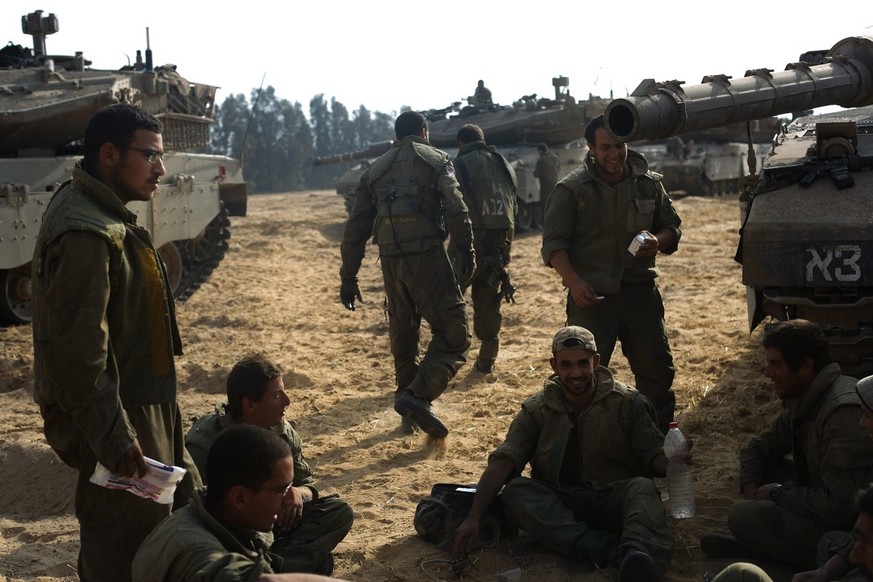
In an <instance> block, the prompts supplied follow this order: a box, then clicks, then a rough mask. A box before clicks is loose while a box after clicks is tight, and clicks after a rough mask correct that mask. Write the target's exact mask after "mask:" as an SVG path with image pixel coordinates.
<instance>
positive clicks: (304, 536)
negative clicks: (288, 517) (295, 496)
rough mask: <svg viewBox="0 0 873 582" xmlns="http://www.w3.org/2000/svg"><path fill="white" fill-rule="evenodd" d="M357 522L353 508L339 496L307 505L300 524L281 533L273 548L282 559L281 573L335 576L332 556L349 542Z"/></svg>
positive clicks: (304, 507)
mask: <svg viewBox="0 0 873 582" xmlns="http://www.w3.org/2000/svg"><path fill="white" fill-rule="evenodd" d="M354 519H355V516H354V512H352V508H351V507H349V504H348V503H346V502H345V501H343V500H342V499H340V498H339V497H323V498H318V499H315V500H314V501H311V502H309V503H306V504H305V505H304V506H303V519H302V520H301V521H300V525H298V526H297V527H296V528H294V529H292V530H291V531H289V532H287V533H281V532H280V533H278V534H277V535H276V537H275V541H274V542H273V545H272V546H270V552H271V553H273V554H276V555H277V556H279V557H280V558H281V559H282V562H281V565H279V566H278V569H277V572H307V573H311V574H324V575H330V574H332V573H333V560H331V558H330V553H331V552H332V551H333V549H334V548H336V547H337V545H338V544H339V543H340V542H341V541H343V539H345V537H346V534H348V533H349V530H350V529H351V528H352V522H353V521H354ZM274 565H275V564H274Z"/></svg>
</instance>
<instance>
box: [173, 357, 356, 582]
mask: <svg viewBox="0 0 873 582" xmlns="http://www.w3.org/2000/svg"><path fill="white" fill-rule="evenodd" d="M289 404H291V399H290V398H288V393H287V392H285V382H284V380H283V379H282V368H281V367H279V366H278V365H277V364H275V363H273V362H272V361H271V360H269V359H268V358H267V357H266V356H264V355H262V354H252V355H249V356H246V357H244V358H242V359H241V360H240V361H239V362H237V363H236V364H235V365H234V366H233V369H232V370H231V371H230V374H228V376H227V403H226V404H219V405H218V406H216V410H215V412H214V413H212V414H207V415H206V416H203V417H201V418H199V419H197V422H195V423H194V426H193V427H191V430H190V431H188V435H187V436H186V437H185V446H186V447H187V448H188V451H189V452H190V453H191V457H192V458H193V459H194V462H195V463H196V464H197V468H198V469H200V474H201V475H203V476H205V475H206V459H207V458H208V456H209V450H210V449H211V448H212V445H213V443H214V442H215V439H216V438H217V437H218V436H219V435H220V434H221V433H223V432H224V431H226V430H228V429H230V428H231V427H234V426H237V425H239V424H253V425H256V426H260V427H261V428H266V429H270V430H272V431H273V432H275V433H276V434H278V435H279V436H280V437H281V438H282V440H284V441H285V442H286V443H288V446H289V447H291V453H292V457H293V459H294V480H293V482H292V484H291V487H290V488H289V489H288V491H286V492H285V499H284V501H283V503H282V508H281V510H280V511H279V514H278V516H277V520H276V524H275V526H274V531H273V533H274V541H273V543H272V545H271V546H270V551H271V552H273V553H274V554H276V555H278V556H279V557H280V558H281V562H280V563H279V564H274V567H275V568H276V570H277V571H279V572H314V573H316V574H327V575H330V574H332V573H333V554H332V553H331V552H333V550H334V548H336V546H337V545H338V544H339V543H340V542H341V541H343V539H344V538H345V537H346V534H348V533H349V530H350V529H351V527H352V522H353V521H354V513H353V512H352V508H351V507H349V504H348V503H346V502H345V501H343V500H342V499H340V498H339V495H337V494H335V493H334V494H331V495H322V494H321V493H320V492H319V490H318V488H317V487H316V486H315V479H314V478H313V476H312V468H311V467H310V466H309V463H308V462H306V459H305V458H304V456H303V439H301V438H300V435H299V434H297V431H296V430H294V427H292V426H291V423H290V422H288V421H287V420H286V419H285V409H286V408H287V407H288V405H289ZM204 484H205V485H207V486H208V485H209V483H208V481H207V480H206V479H204Z"/></svg>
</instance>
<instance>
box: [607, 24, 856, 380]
mask: <svg viewBox="0 0 873 582" xmlns="http://www.w3.org/2000/svg"><path fill="white" fill-rule="evenodd" d="M810 54H815V53H805V55H810ZM803 58H804V55H802V56H801V59H802V60H801V61H799V62H796V63H791V64H788V65H787V66H786V68H785V70H784V71H781V72H778V73H774V72H773V70H772V69H755V70H750V71H747V72H746V74H745V76H744V77H743V78H741V79H732V78H730V77H727V76H725V75H718V76H713V77H704V79H703V82H702V83H701V84H699V85H692V86H682V85H681V84H679V83H676V82H674V83H672V84H664V83H656V82H654V81H653V80H651V79H648V80H645V81H643V82H642V83H641V84H640V86H639V87H638V88H637V89H636V90H635V91H634V92H633V94H631V95H630V96H628V97H627V98H623V99H616V100H614V101H612V102H611V103H610V104H609V106H608V107H607V108H606V113H605V117H606V127H607V130H608V131H609V132H610V134H612V135H613V137H615V138H616V139H619V140H621V141H628V142H630V141H634V140H639V139H653V138H661V139H663V138H668V137H670V136H674V135H679V134H682V133H685V132H688V131H696V130H701V129H705V128H711V127H718V126H721V125H725V124H729V123H736V122H747V121H750V120H754V119H763V118H766V117H768V116H773V115H782V114H790V113H793V112H806V111H809V110H814V109H815V108H817V107H822V106H826V105H839V106H841V107H844V108H846V109H844V110H842V111H838V112H834V113H828V114H823V115H804V116H801V117H798V118H797V119H795V120H794V121H793V122H791V123H790V124H789V125H787V126H786V127H784V128H783V129H782V130H781V131H780V133H779V134H778V136H777V137H776V138H775V140H774V142H773V145H772V150H771V153H769V154H768V156H767V157H766V158H765V159H764V161H763V165H762V167H761V171H760V173H758V172H757V162H756V161H755V158H754V156H753V155H752V154H753V152H752V151H751V148H750V152H749V160H750V163H749V166H750V168H751V175H750V176H747V177H745V178H744V179H743V193H742V194H741V195H740V210H741V212H740V215H741V222H742V226H741V230H740V234H741V238H740V244H739V248H738V250H737V257H736V258H737V260H738V261H739V262H740V263H741V264H742V277H743V283H744V284H745V285H746V289H747V299H748V315H749V325H750V329H754V328H755V327H756V326H758V325H759V324H760V323H761V322H762V321H764V319H765V318H767V317H768V316H769V317H770V318H772V319H776V320H789V319H796V318H802V319H808V320H811V321H814V322H816V323H818V324H819V325H820V326H821V327H822V329H823V330H824V332H825V334H826V336H827V338H828V341H829V344H830V347H831V355H832V356H833V358H834V360H835V361H837V362H839V363H840V364H841V366H842V368H843V372H844V373H847V374H851V375H854V376H858V377H860V376H864V375H868V374H871V373H873V228H871V223H873V38H871V37H868V36H858V37H849V38H845V39H843V40H841V41H839V42H837V43H836V44H835V45H834V46H833V47H832V48H831V49H830V50H829V51H827V52H826V53H825V56H824V58H821V59H815V60H813V59H808V60H803Z"/></svg>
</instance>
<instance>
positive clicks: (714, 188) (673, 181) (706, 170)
mask: <svg viewBox="0 0 873 582" xmlns="http://www.w3.org/2000/svg"><path fill="white" fill-rule="evenodd" d="M782 123H783V120H782V119H781V118H779V117H768V118H766V119H756V120H753V121H752V122H751V134H750V135H751V139H752V143H753V147H754V149H755V151H756V153H758V154H759V155H763V154H766V152H767V151H769V149H770V143H771V142H772V141H773V137H774V136H775V135H776V133H777V132H778V131H779V128H780V127H781V125H782ZM747 129H748V128H747V125H746V124H745V123H733V124H730V125H728V126H725V127H718V128H713V129H709V130H701V131H694V132H690V133H685V134H682V135H677V136H673V137H670V138H668V139H666V140H658V139H654V140H648V141H637V142H632V143H631V144H630V146H631V147H632V148H633V149H634V150H636V151H638V152H640V153H642V154H644V155H645V156H646V160H647V161H648V162H649V168H650V169H651V170H653V171H655V172H658V173H660V174H662V175H663V176H664V184H665V186H666V188H667V191H668V192H670V194H671V195H680V194H684V195H688V196H721V195H724V194H739V193H740V182H741V180H742V178H743V176H745V175H747V174H748V173H749V166H748V137H749V134H748V133H747Z"/></svg>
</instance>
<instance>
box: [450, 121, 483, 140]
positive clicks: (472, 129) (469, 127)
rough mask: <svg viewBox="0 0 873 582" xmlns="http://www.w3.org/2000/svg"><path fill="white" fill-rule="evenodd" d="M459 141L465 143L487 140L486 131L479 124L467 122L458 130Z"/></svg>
mask: <svg viewBox="0 0 873 582" xmlns="http://www.w3.org/2000/svg"><path fill="white" fill-rule="evenodd" d="M456 139H457V140H458V141H462V142H464V143H473V142H474V141H485V132H483V131H482V128H481V127H479V126H478V125H473V124H472V123H467V124H464V125H462V126H461V128H460V129H459V130H458V136H457V138H456Z"/></svg>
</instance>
